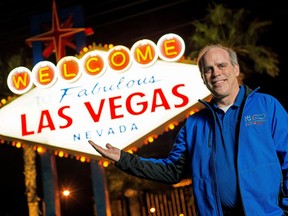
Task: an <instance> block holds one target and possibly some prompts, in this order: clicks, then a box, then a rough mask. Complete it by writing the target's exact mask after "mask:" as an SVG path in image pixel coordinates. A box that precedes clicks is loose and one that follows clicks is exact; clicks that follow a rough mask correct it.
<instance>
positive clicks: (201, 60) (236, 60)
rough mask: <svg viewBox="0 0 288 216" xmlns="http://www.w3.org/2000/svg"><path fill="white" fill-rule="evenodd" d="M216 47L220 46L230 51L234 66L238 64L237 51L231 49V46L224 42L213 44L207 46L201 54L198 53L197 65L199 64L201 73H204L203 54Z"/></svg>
mask: <svg viewBox="0 0 288 216" xmlns="http://www.w3.org/2000/svg"><path fill="white" fill-rule="evenodd" d="M214 48H220V49H223V50H225V51H226V52H227V53H228V55H229V57H230V62H231V64H232V65H233V66H234V65H237V64H238V59H237V53H236V52H235V51H234V50H233V49H231V48H229V47H226V46H223V45H222V44H211V45H207V46H205V47H204V48H203V49H201V50H200V52H199V55H198V58H197V65H198V68H199V70H200V72H201V73H202V70H203V56H204V54H205V53H206V52H207V51H208V50H210V49H214Z"/></svg>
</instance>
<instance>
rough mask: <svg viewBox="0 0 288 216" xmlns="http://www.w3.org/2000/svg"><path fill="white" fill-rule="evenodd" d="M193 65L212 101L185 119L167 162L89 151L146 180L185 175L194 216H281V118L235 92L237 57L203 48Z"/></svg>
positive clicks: (284, 128) (285, 158) (284, 161)
mask: <svg viewBox="0 0 288 216" xmlns="http://www.w3.org/2000/svg"><path fill="white" fill-rule="evenodd" d="M197 64H198V67H199V70H200V72H201V76H202V79H203V81H204V84H205V85H206V86H207V88H208V89H209V91H210V92H211V94H212V100H211V101H209V102H204V101H201V102H202V103H203V104H205V105H206V108H204V109H202V110H200V111H199V112H197V113H195V114H194V115H192V116H190V117H189V118H188V119H187V120H186V122H185V125H184V126H183V127H182V128H181V130H180V131H179V133H178V135H177V138H176V140H175V143H174V145H173V148H172V150H171V152H170V153H169V155H168V156H167V158H164V159H154V158H142V157H138V156H136V155H132V154H129V153H127V152H124V151H121V150H119V149H118V148H116V147H114V146H112V145H111V144H107V145H106V147H107V149H106V148H102V147H101V146H99V145H97V144H95V143H94V142H93V141H91V140H89V143H90V144H91V145H92V146H93V147H94V148H95V149H96V151H98V152H99V153H100V154H101V155H102V156H103V157H105V158H108V159H110V160H112V161H114V162H115V165H116V167H118V168H119V169H121V170H123V171H125V172H127V173H129V174H132V175H135V176H138V177H141V178H145V179H149V180H153V181H159V182H163V183H176V182H179V181H180V180H181V178H182V176H183V175H184V174H185V168H186V166H187V165H189V166H190V167H191V177H192V181H193V184H192V185H193V191H194V196H195V205H196V208H197V212H198V215H201V216H216V215H217V216H218V215H219V216H222V215H233V216H235V215H246V216H265V215H267V216H268V215H269V216H281V215H284V210H283V206H284V205H285V202H286V204H287V203H288V198H285V197H286V196H287V195H288V181H287V180H288V172H287V169H288V115H287V112H286V110H285V109H284V108H283V106H282V105H281V104H280V103H279V102H278V101H277V100H276V99H275V98H274V97H272V96H270V95H267V94H263V93H259V92H258V91H257V90H258V89H256V90H254V91H252V90H251V89H249V88H248V87H247V86H239V84H238V81H237V77H238V76H239V73H240V68H239V65H238V60H237V55H236V53H235V52H234V51H233V50H232V49H230V48H228V47H224V46H222V45H219V44H217V45H209V46H206V47H204V48H203V49H202V50H201V51H200V54H199V57H198V60H197Z"/></svg>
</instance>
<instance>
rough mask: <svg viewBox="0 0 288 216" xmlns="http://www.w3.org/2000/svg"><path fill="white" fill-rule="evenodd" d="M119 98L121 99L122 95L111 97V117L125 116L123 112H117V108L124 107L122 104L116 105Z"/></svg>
mask: <svg viewBox="0 0 288 216" xmlns="http://www.w3.org/2000/svg"><path fill="white" fill-rule="evenodd" d="M117 99H121V96H117V97H112V98H109V104H110V114H111V119H116V118H123V117H124V115H123V114H121V115H117V114H116V109H117V108H121V107H122V105H116V104H115V100H117Z"/></svg>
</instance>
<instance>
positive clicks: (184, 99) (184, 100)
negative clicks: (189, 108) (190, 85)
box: [172, 84, 189, 108]
mask: <svg viewBox="0 0 288 216" xmlns="http://www.w3.org/2000/svg"><path fill="white" fill-rule="evenodd" d="M184 86H185V85H184V84H179V85H176V86H174V87H173V88H172V94H173V95H175V96H176V97H179V98H181V99H182V103H181V104H175V105H174V106H175V108H180V107H184V106H186V105H187V104H188V103H189V98H188V97H187V96H186V95H183V94H181V93H179V92H178V88H179V87H184Z"/></svg>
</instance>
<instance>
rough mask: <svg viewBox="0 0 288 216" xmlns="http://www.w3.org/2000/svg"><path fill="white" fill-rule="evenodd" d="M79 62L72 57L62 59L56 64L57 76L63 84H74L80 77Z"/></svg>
mask: <svg viewBox="0 0 288 216" xmlns="http://www.w3.org/2000/svg"><path fill="white" fill-rule="evenodd" d="M79 65H80V60H79V59H78V58H76V57H74V56H67V57H64V58H62V59H61V60H60V61H59V62H58V63H57V68H58V72H59V74H58V76H59V78H61V79H62V80H64V81H65V82H75V81H76V80H78V79H79V77H80V76H81V71H80V68H79Z"/></svg>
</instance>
